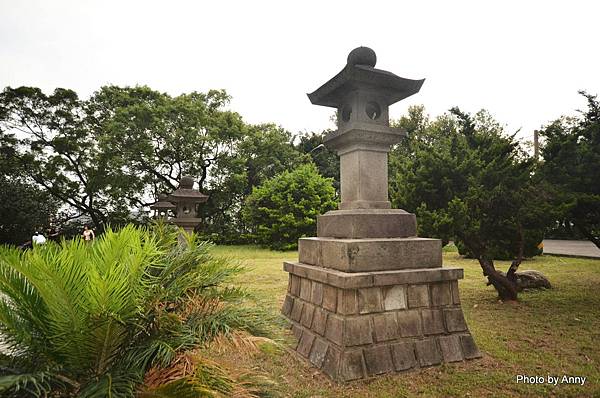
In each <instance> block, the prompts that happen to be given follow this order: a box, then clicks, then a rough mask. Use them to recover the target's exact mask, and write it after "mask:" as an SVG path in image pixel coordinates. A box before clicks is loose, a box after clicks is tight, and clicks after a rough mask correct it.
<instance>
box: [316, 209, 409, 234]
mask: <svg viewBox="0 0 600 398" xmlns="http://www.w3.org/2000/svg"><path fill="white" fill-rule="evenodd" d="M416 235H417V222H416V218H415V216H414V214H410V213H407V212H405V211H404V210H399V209H388V210H385V209H382V210H366V209H365V210H334V211H330V212H327V213H325V214H324V215H322V216H318V217H317V236H319V237H332V238H354V239H365V238H405V237H409V236H416Z"/></svg>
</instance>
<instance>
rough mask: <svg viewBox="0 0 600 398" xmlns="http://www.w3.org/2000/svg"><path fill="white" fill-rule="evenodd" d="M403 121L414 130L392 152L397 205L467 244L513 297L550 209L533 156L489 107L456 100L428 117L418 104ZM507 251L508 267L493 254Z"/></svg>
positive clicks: (431, 232)
mask: <svg viewBox="0 0 600 398" xmlns="http://www.w3.org/2000/svg"><path fill="white" fill-rule="evenodd" d="M399 124H400V125H401V126H406V128H407V129H408V130H409V134H410V133H412V134H411V138H410V139H409V140H407V141H406V142H405V143H404V144H402V145H401V146H399V147H398V148H396V149H395V150H394V152H393V153H392V155H391V157H392V162H391V165H392V166H391V168H392V174H391V175H392V184H391V193H392V195H391V196H392V201H393V203H394V205H396V206H398V207H402V208H405V209H407V210H409V211H413V212H415V213H416V215H417V219H418V220H419V224H420V228H419V229H420V232H421V233H422V234H423V235H426V236H434V237H439V238H441V239H442V240H444V241H446V242H447V241H448V240H451V239H453V240H454V241H455V242H456V243H457V246H459V247H461V246H462V247H463V248H464V249H465V250H466V251H467V252H468V253H469V254H471V255H472V256H473V257H475V258H477V259H478V261H479V263H480V265H481V268H482V270H483V274H484V276H486V277H487V279H488V283H489V284H491V285H493V286H494V287H495V289H496V290H497V292H498V295H499V297H500V298H501V299H502V300H516V299H517V293H518V286H517V280H516V275H515V273H516V271H517V269H518V267H519V265H520V263H521V261H522V259H523V257H524V256H525V254H526V252H527V251H528V249H529V248H532V246H533V252H535V246H536V245H537V244H538V243H539V242H540V241H541V239H542V235H543V231H544V228H545V226H546V225H547V222H548V214H549V213H550V212H549V211H548V208H547V207H546V206H545V205H544V200H543V199H544V197H543V192H540V191H539V190H538V189H537V186H536V185H535V181H534V180H533V179H532V175H533V171H534V162H533V160H532V159H530V158H528V157H527V156H526V154H525V153H524V151H523V150H522V149H521V148H520V146H519V144H518V142H517V141H516V140H515V138H514V136H505V135H504V134H503V130H502V128H501V126H500V125H499V124H498V123H497V122H496V121H494V120H493V119H492V118H491V116H490V115H489V114H488V113H486V112H484V111H482V112H479V113H477V114H476V115H474V116H471V115H468V114H466V113H463V112H461V111H460V110H459V109H457V108H454V109H452V110H451V112H450V114H447V115H443V116H441V117H439V118H437V119H436V120H434V121H429V120H428V118H427V117H426V116H425V114H424V110H423V108H413V109H411V110H410V112H409V116H408V117H405V118H403V119H401V120H400V122H399ZM507 254H509V255H510V257H511V258H512V259H513V262H512V264H511V266H510V268H509V270H508V271H507V273H506V275H504V274H502V273H500V272H499V271H497V270H496V268H495V266H494V259H497V258H498V257H499V256H505V255H507ZM527 254H531V253H527ZM533 254H535V253H533Z"/></svg>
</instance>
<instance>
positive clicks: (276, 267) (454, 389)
mask: <svg viewBox="0 0 600 398" xmlns="http://www.w3.org/2000/svg"><path fill="white" fill-rule="evenodd" d="M214 252H215V253H216V254H217V255H219V256H228V257H231V258H235V259H238V260H241V261H242V262H243V263H244V264H246V265H247V266H248V267H249V268H250V269H249V271H248V272H247V273H246V274H245V275H244V276H243V277H242V278H240V283H241V284H243V285H244V286H246V287H248V288H250V289H251V290H253V291H254V292H256V294H257V295H258V296H259V297H260V298H261V299H263V300H264V302H265V305H266V306H268V307H269V308H270V309H272V311H274V312H278V311H279V308H280V306H281V304H282V301H283V298H284V295H285V291H286V288H287V274H286V273H285V272H283V271H282V261H284V260H296V259H297V258H298V256H297V252H273V251H268V250H264V249H260V248H257V247H251V246H228V247H227V246H223V247H215V248H214ZM444 265H445V266H454V267H462V268H464V270H465V279H464V280H462V281H460V282H459V286H460V294H461V299H462V305H463V311H464V313H465V317H466V319H467V323H468V325H469V328H470V330H471V332H472V334H473V336H474V338H475V340H476V342H477V344H478V345H479V348H480V350H481V351H482V352H483V354H484V357H483V358H482V359H480V360H476V361H469V362H462V363H457V364H449V365H443V366H440V367H432V368H428V369H425V370H421V371H415V372H410V373H405V374H401V375H395V376H387V377H380V378H376V379H372V380H368V381H359V382H352V383H349V384H346V385H343V386H342V385H337V384H335V383H333V382H331V381H330V380H329V379H328V378H327V377H325V376H323V375H321V374H320V373H319V372H317V371H316V370H315V369H314V368H311V367H310V366H309V365H308V364H307V363H305V362H304V361H302V360H300V359H298V357H297V356H296V355H294V354H293V353H291V352H290V351H289V349H288V348H287V347H288V344H289V340H290V336H289V333H288V331H287V330H286V329H285V328H284V327H283V326H277V329H276V330H277V332H276V333H277V336H276V337H277V338H276V340H278V341H279V343H277V344H264V345H263V346H262V347H261V350H260V352H259V353H258V354H256V355H254V356H252V357H248V356H239V357H238V356H236V355H231V353H229V354H227V355H228V356H229V357H228V358H226V360H228V361H231V362H232V363H236V362H239V361H244V362H245V363H244V365H246V366H248V367H251V368H254V369H257V370H260V371H263V372H265V373H266V374H268V375H269V377H271V378H272V379H274V380H275V381H276V382H277V384H278V387H277V393H278V394H277V395H281V396H290V397H505V396H506V397H538V396H556V397H600V260H587V259H586V260H584V259H573V258H562V257H553V256H540V257H536V258H534V259H532V260H528V261H525V262H524V263H523V264H522V265H521V269H522V270H525V269H536V270H538V271H541V272H543V273H544V274H545V275H546V276H547V277H548V278H549V279H550V281H551V282H552V284H553V286H554V288H553V289H552V290H546V291H535V292H526V293H522V294H521V296H520V302H519V303H517V304H502V303H500V302H498V301H497V299H496V294H495V292H494V290H493V288H492V287H489V286H486V285H485V283H484V279H483V277H482V275H481V269H480V267H479V264H478V263H477V262H476V261H473V260H466V259H463V258H461V257H460V256H459V255H458V254H457V253H456V252H452V251H444ZM498 266H499V267H500V268H501V269H503V270H506V269H507V267H508V263H499V264H498ZM519 374H523V375H528V376H544V377H547V376H548V375H552V376H560V377H562V376H563V375H569V376H585V377H586V378H587V380H586V382H585V384H584V385H583V386H581V385H565V384H562V385H561V384H558V385H556V386H552V385H547V384H543V385H530V384H521V383H519V384H517V382H516V377H517V375H519Z"/></svg>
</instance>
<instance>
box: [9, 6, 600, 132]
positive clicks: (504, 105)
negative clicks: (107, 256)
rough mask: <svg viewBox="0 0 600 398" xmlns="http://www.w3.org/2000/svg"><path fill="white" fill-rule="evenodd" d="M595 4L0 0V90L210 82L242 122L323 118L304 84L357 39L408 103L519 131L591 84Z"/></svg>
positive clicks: (171, 88) (308, 126)
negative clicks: (484, 117) (410, 83)
mask: <svg viewBox="0 0 600 398" xmlns="http://www.w3.org/2000/svg"><path fill="white" fill-rule="evenodd" d="M599 18H600V2H597V1H573V0H570V1H560V2H558V1H556V2H554V1H539V2H535V1H525V0H522V1H496V2H494V3H493V4H492V3H491V2H490V1H439V2H438V1H435V2H434V1H388V2H374V1H366V0H365V1H349V0H346V1H339V2H334V1H324V0H320V1H307V0H304V1H295V2H290V1H272V2H266V1H264V2H263V1H222V0H221V1H210V2H208V1H191V0H190V1H125V0H121V1H112V0H111V1H107V0H104V1H89V0H77V1H63V0H53V1H48V0H46V1H32V0H13V1H10V0H0V86H1V87H4V86H13V87H15V86H20V85H29V86H38V87H41V88H42V89H43V90H45V91H46V92H50V91H52V90H54V89H55V88H56V87H66V88H71V89H74V90H76V91H77V92H78V93H79V94H80V95H81V96H83V97H87V96H89V95H90V94H91V93H92V92H93V91H95V90H97V89H98V88H99V87H100V86H102V85H105V84H117V85H136V84H140V85H142V84H144V85H148V86H150V87H152V88H154V89H157V90H160V91H165V92H168V93H170V94H171V95H178V94H180V93H183V92H190V91H206V90H209V89H212V88H223V89H226V90H227V92H228V93H229V94H230V95H232V97H233V100H232V102H231V106H230V108H231V109H233V110H235V111H237V112H239V113H240V114H241V115H242V116H243V118H244V119H245V120H246V121H247V122H250V123H261V122H275V123H277V124H279V125H281V126H283V127H285V128H286V129H288V130H290V131H292V132H294V133H297V132H302V131H320V130H323V129H325V128H329V127H332V123H331V121H330V120H329V118H330V116H331V114H332V113H333V112H332V110H331V109H330V108H324V107H318V106H314V105H311V104H310V102H309V100H308V98H307V97H306V93H308V92H312V91H313V90H315V89H316V88H318V87H319V86H320V85H321V84H322V83H324V82H325V81H327V80H328V79H329V78H331V77H333V76H334V75H335V74H336V73H338V72H339V71H340V70H341V69H342V68H343V66H344V65H345V63H346V57H347V55H348V52H350V51H351V50H352V49H353V48H355V47H357V46H360V45H364V46H368V47H371V48H372V49H374V50H375V52H376V53H377V59H378V61H377V68H380V69H385V70H389V71H391V72H393V73H395V74H397V75H399V76H401V77H405V78H410V79H420V78H426V81H425V84H424V85H423V87H422V89H421V92H420V93H418V94H416V95H414V96H413V97H410V98H408V99H406V100H404V101H402V102H400V103H398V104H396V105H394V106H393V107H392V108H391V116H392V117H394V118H397V117H399V116H400V115H402V114H403V113H404V112H405V111H406V109H407V107H408V106H409V105H412V104H423V105H425V107H426V109H427V110H428V112H429V113H430V114H431V115H433V116H435V115H439V114H441V113H443V112H445V111H446V110H448V109H449V108H450V107H452V106H459V107H460V108H461V109H463V110H465V111H469V112H475V111H477V110H479V109H481V108H486V109H488V110H489V111H490V112H491V113H492V115H494V116H495V117H496V119H497V120H498V121H500V122H501V123H503V124H505V125H507V127H508V129H509V131H515V130H516V129H518V128H522V133H521V136H522V137H530V136H531V134H532V132H533V130H534V129H536V128H539V127H540V126H541V125H542V124H544V123H547V122H548V121H551V120H553V119H555V118H557V117H559V116H560V115H562V114H574V113H575V110H576V109H584V108H585V101H584V100H583V98H582V97H581V96H580V95H578V94H577V91H578V90H581V89H585V90H587V91H588V92H590V93H592V94H599V93H600V51H599V46H600V44H599V43H600V42H599V41H598V38H599V37H600V25H599V20H600V19H599Z"/></svg>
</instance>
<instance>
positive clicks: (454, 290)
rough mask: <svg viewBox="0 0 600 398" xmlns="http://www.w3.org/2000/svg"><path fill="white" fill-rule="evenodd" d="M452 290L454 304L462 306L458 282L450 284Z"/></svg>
mask: <svg viewBox="0 0 600 398" xmlns="http://www.w3.org/2000/svg"><path fill="white" fill-rule="evenodd" d="M450 289H451V290H452V303H453V304H460V294H459V291H458V281H451V282H450Z"/></svg>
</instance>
